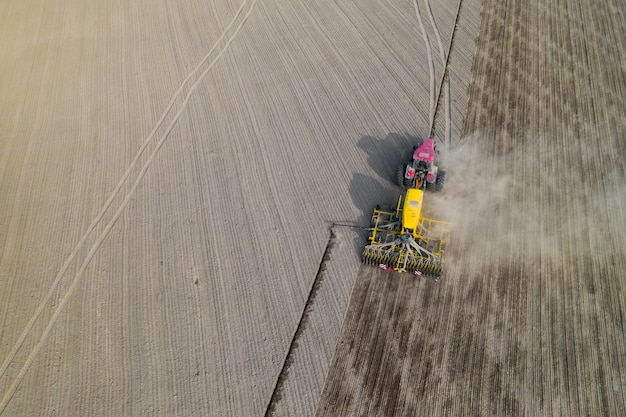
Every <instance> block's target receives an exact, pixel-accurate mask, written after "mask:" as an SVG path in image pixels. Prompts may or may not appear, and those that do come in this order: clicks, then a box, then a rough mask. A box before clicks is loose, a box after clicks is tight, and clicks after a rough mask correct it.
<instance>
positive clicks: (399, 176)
mask: <svg viewBox="0 0 626 417" xmlns="http://www.w3.org/2000/svg"><path fill="white" fill-rule="evenodd" d="M405 171H406V165H400V166H399V167H398V170H397V171H396V183H397V184H398V185H399V186H400V187H402V188H404V187H406V184H405V178H404V172H405Z"/></svg>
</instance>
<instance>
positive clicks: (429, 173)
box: [396, 138, 446, 191]
mask: <svg viewBox="0 0 626 417" xmlns="http://www.w3.org/2000/svg"><path fill="white" fill-rule="evenodd" d="M396 181H397V183H398V185H399V186H400V187H403V188H417V189H420V190H431V191H441V190H442V189H443V185H444V183H445V181H446V171H444V170H442V169H440V168H439V151H438V150H437V145H436V144H435V141H434V139H432V138H426V139H424V141H423V142H422V143H421V144H420V145H419V146H416V147H414V148H413V159H412V160H411V161H410V162H409V163H408V164H403V165H400V167H399V168H398V171H397V174H396Z"/></svg>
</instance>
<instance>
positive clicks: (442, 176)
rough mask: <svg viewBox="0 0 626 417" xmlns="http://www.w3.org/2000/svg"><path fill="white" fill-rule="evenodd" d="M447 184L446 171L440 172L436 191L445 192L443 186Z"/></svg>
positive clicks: (436, 182)
mask: <svg viewBox="0 0 626 417" xmlns="http://www.w3.org/2000/svg"><path fill="white" fill-rule="evenodd" d="M445 182H446V171H438V172H437V179H436V180H435V190H436V191H441V190H443V185H444V184H445Z"/></svg>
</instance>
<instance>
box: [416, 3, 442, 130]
mask: <svg viewBox="0 0 626 417" xmlns="http://www.w3.org/2000/svg"><path fill="white" fill-rule="evenodd" d="M413 6H414V8H415V16H416V17H417V21H418V22H419V25H420V29H421V31H422V37H423V38H424V44H425V46H426V55H427V56H428V63H429V65H428V72H429V85H430V95H429V109H428V114H429V116H428V120H429V121H430V125H429V127H428V131H429V132H430V133H429V136H430V134H432V130H433V125H434V122H435V108H436V106H437V104H436V102H435V101H436V100H435V95H436V88H437V87H436V86H435V61H434V59H433V51H432V47H431V46H430V39H429V38H428V34H427V33H426V28H425V26H424V21H423V19H422V13H421V12H420V8H419V4H418V3H417V0H413ZM429 9H430V8H429Z"/></svg>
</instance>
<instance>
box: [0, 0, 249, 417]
mask: <svg viewBox="0 0 626 417" xmlns="http://www.w3.org/2000/svg"><path fill="white" fill-rule="evenodd" d="M256 3H257V0H253V1H252V2H251V3H250V4H249V5H248V4H247V1H244V2H243V3H242V4H241V6H240V7H239V9H238V10H237V12H236V13H235V15H234V17H233V19H232V20H231V21H230V23H229V25H228V26H227V27H226V28H225V29H224V31H223V32H222V34H221V36H220V37H219V38H218V40H217V41H216V42H215V43H214V45H213V47H212V48H211V49H210V50H209V52H208V53H207V54H206V55H205V57H204V58H203V59H202V61H200V63H199V64H198V65H197V66H196V67H195V68H194V69H193V71H192V72H191V73H190V74H189V75H188V76H187V78H185V80H183V82H182V83H181V85H180V87H179V88H178V90H177V91H176V92H175V93H174V95H173V96H172V98H171V99H170V102H169V103H168V106H167V107H166V109H165V110H164V112H163V114H162V116H161V118H160V119H159V120H158V121H157V123H156V125H155V126H154V128H153V129H152V131H151V133H150V134H149V135H148V137H147V138H146V140H145V141H144V142H143V144H142V145H141V147H140V148H139V150H138V152H137V154H136V155H135V157H134V159H133V160H132V162H131V163H130V165H129V166H128V168H127V169H126V171H125V173H124V174H123V175H122V178H121V179H120V181H119V182H118V184H117V185H116V187H115V189H114V190H113V192H112V193H111V195H110V197H109V198H108V200H107V201H106V203H105V204H104V206H103V207H102V208H101V210H100V211H99V212H98V215H97V216H96V217H95V219H94V220H93V221H92V222H91V224H90V225H89V227H88V228H87V231H86V232H85V233H84V234H83V236H82V237H81V240H80V241H79V242H78V244H77V245H76V246H75V248H74V250H73V251H72V253H71V254H70V255H69V257H68V258H67V259H66V261H65V262H64V264H63V266H62V268H61V270H60V271H59V273H58V274H57V276H56V278H55V280H54V281H53V283H52V285H51V287H50V289H49V290H48V292H47V294H46V296H45V297H44V299H43V301H42V302H41V303H40V304H39V306H38V308H37V310H36V311H35V313H34V314H33V316H32V317H31V319H30V320H29V321H28V323H27V325H26V327H25V329H24V330H23V332H22V333H21V335H20V337H19V338H18V340H17V341H16V342H15V344H14V345H13V347H12V349H11V350H10V352H9V354H8V355H7V357H6V358H5V360H4V362H3V363H2V365H1V366H0V379H2V378H4V376H5V374H6V372H7V370H8V368H9V367H10V366H11V365H12V364H14V358H15V356H16V355H17V353H18V352H19V350H20V349H21V347H22V346H23V345H24V343H25V341H26V339H27V338H28V337H29V336H31V333H32V329H33V327H34V325H35V323H36V322H37V320H38V319H39V317H40V316H41V314H42V312H43V311H44V310H45V308H46V307H47V306H48V304H49V301H50V300H51V298H52V296H53V294H54V293H55V291H56V289H57V288H58V287H59V284H60V282H61V280H62V279H63V277H65V276H66V274H67V272H68V270H69V268H70V266H71V265H72V264H73V263H74V261H75V260H77V259H78V255H79V252H80V251H81V250H82V249H83V248H84V246H85V244H86V242H87V240H88V239H89V237H91V236H92V234H93V233H94V231H95V229H96V228H97V227H98V226H99V225H100V224H102V223H103V221H104V217H105V215H106V213H107V212H108V211H109V209H110V208H111V207H112V206H113V202H114V200H115V199H116V198H117V197H118V195H119V194H120V191H121V190H122V188H123V187H124V186H125V185H126V184H127V183H128V182H129V178H130V177H131V174H132V172H133V170H134V169H135V167H136V166H137V165H138V163H139V161H140V159H141V157H142V156H143V155H144V153H145V152H146V149H147V148H148V146H149V145H150V144H151V143H152V142H153V141H154V138H155V136H156V135H157V132H158V131H159V130H160V129H161V128H162V127H163V126H164V124H165V121H166V119H167V118H168V116H170V115H171V114H172V112H173V109H174V105H175V103H176V102H177V101H178V100H180V99H181V97H182V98H183V101H182V103H181V104H180V105H179V109H178V111H177V112H176V113H175V114H174V115H173V117H172V120H171V121H170V123H169V125H167V128H166V129H165V131H164V132H163V134H162V135H161V136H160V137H159V139H158V141H157V142H156V144H155V145H154V148H153V150H152V151H151V153H150V154H149V156H148V158H147V160H146V162H144V164H143V165H142V166H141V169H140V171H139V173H138V174H137V176H136V178H135V181H134V183H133V184H132V186H131V188H130V190H129V191H128V192H127V193H126V195H125V198H124V200H123V201H122V202H121V204H120V205H119V206H118V208H117V210H116V211H115V213H114V214H113V217H112V218H111V219H110V220H109V221H108V222H107V223H106V226H105V227H104V229H103V231H102V232H101V233H100V234H99V235H98V237H97V239H96V241H95V243H94V244H93V245H92V246H91V248H90V250H89V252H88V254H87V255H86V257H85V258H84V260H83V262H82V264H81V266H80V268H79V270H78V272H77V273H76V274H75V275H74V278H73V280H72V282H71V284H70V286H69V287H68V289H67V290H65V294H63V295H62V297H61V300H60V302H59V303H58V306H57V308H56V309H55V311H54V314H53V315H52V317H51V318H50V320H49V322H48V325H47V326H46V328H45V330H44V331H43V333H42V334H41V336H40V338H39V341H38V342H37V343H36V344H35V346H34V347H33V349H32V351H31V352H30V354H29V355H28V357H27V358H26V360H25V362H24V364H23V365H22V367H21V369H20V371H19V372H18V374H17V376H16V377H15V378H14V380H13V382H12V383H11V385H10V386H9V388H8V389H7V391H6V392H5V394H4V396H3V398H2V400H1V401H0V415H1V414H3V413H4V411H5V409H6V407H7V405H8V403H9V401H10V400H11V398H12V397H13V395H14V393H15V391H16V390H17V388H18V387H19V384H20V383H21V381H22V380H23V378H24V376H25V375H26V373H27V372H28V370H29V368H30V366H31V365H32V362H33V361H34V359H35V357H36V356H37V354H38V353H39V350H40V349H41V347H42V346H43V344H44V343H45V341H46V340H47V338H48V336H49V334H50V332H51V330H52V328H53V326H54V324H55V322H56V320H57V318H58V316H59V315H60V314H61V312H62V311H63V308H64V307H65V305H66V304H67V302H68V300H69V298H70V297H71V295H72V293H73V292H74V290H75V288H76V286H77V284H78V283H79V281H80V278H81V277H82V274H83V273H84V271H85V270H86V268H87V266H88V265H89V263H90V262H91V260H92V259H93V256H94V255H95V254H96V252H97V251H98V249H99V248H100V246H101V245H102V242H104V240H105V239H106V237H107V236H108V234H109V232H110V231H111V229H112V228H113V226H114V225H115V223H116V222H117V220H118V218H119V217H120V215H121V214H122V212H123V211H124V209H125V208H126V206H127V205H128V203H129V201H130V200H131V198H132V196H133V195H134V194H135V191H136V190H137V188H138V186H139V185H140V183H141V181H142V179H143V177H144V175H145V174H146V172H147V170H148V168H149V167H150V166H151V165H152V163H153V162H154V160H155V159H156V155H157V154H158V152H159V150H160V149H161V147H162V146H163V144H164V143H165V141H166V139H167V138H168V136H169V134H170V133H171V131H172V130H173V128H174V127H175V126H176V124H177V122H178V120H179V119H180V116H181V115H182V113H183V112H184V110H185V109H186V106H187V103H188V102H189V99H190V98H191V96H192V94H193V93H194V91H195V90H196V89H197V87H198V86H199V84H200V83H201V82H202V80H203V79H204V78H205V77H206V75H207V74H208V73H209V72H210V71H211V69H212V68H213V67H214V66H215V64H216V63H217V62H218V61H219V59H220V58H221V57H222V56H223V54H224V53H225V52H226V50H228V47H229V46H230V44H231V43H232V41H233V40H234V39H235V38H236V36H237V35H238V33H239V32H240V30H241V28H242V27H243V25H244V24H245V22H246V21H247V19H248V18H249V16H250V14H251V13H252V11H253V10H254V7H255V5H256ZM246 5H248V8H247V10H246ZM244 10H246V11H245V14H244ZM233 27H234V28H235V29H234V30H233V31H232V33H230V35H229V32H230V31H231V29H232V28H233ZM225 39H226V41H225V43H224V45H223V46H222V47H221V49H219V50H218V47H219V46H220V44H221V43H223V42H224V40H225ZM216 51H218V52H217V54H216V55H215V56H214V57H213V59H212V60H211V57H212V56H213V55H214V52H216ZM207 62H208V65H206V64H207ZM205 65H206V68H205V69H204V70H203V71H202V72H201V73H200V75H199V76H198V77H197V79H196V80H195V81H194V82H193V84H191V85H190V86H189V87H187V86H188V85H189V84H190V82H191V80H192V78H193V77H194V76H195V75H196V74H197V73H198V72H199V71H200V70H201V69H202V67H203V66H205ZM186 88H187V92H186V93H185V94H184V95H183V92H184V91H185V89H186Z"/></svg>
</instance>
